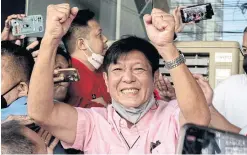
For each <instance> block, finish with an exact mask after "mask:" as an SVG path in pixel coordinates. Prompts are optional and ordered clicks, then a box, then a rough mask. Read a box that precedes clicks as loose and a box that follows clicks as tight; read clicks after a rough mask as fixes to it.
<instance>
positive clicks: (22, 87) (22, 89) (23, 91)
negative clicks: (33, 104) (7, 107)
mask: <svg viewBox="0 0 247 155" xmlns="http://www.w3.org/2000/svg"><path fill="white" fill-rule="evenodd" d="M17 90H18V92H19V93H18V97H23V96H27V94H28V84H27V83H26V82H21V83H20V84H19V85H18V86H17Z"/></svg>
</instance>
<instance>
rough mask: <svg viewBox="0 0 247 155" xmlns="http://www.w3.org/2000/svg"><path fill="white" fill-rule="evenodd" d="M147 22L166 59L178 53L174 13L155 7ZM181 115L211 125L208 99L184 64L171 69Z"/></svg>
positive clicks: (152, 38)
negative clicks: (174, 42) (170, 13)
mask: <svg viewBox="0 0 247 155" xmlns="http://www.w3.org/2000/svg"><path fill="white" fill-rule="evenodd" d="M144 23H145V27H146V30H147V34H148V37H149V39H150V40H151V41H152V43H153V44H154V45H155V47H156V48H157V49H158V52H159V54H160V55H161V56H162V57H163V59H164V60H165V61H171V60H174V59H176V58H177V57H178V56H179V53H178V51H177V48H176V47H175V45H174V44H173V36H174V31H175V21H174V17H173V16H171V15H169V14H167V13H165V12H163V11H161V10H159V9H155V8H154V9H153V10H152V13H151V15H145V16H144ZM170 73H171V77H172V79H173V82H174V86H175V91H176V95H177V100H178V103H179V107H180V109H181V112H182V115H183V116H184V118H185V120H186V122H187V123H189V122H190V123H195V124H199V125H208V124H209V121H210V112H209V109H208V106H207V104H206V99H205V97H204V95H203V92H202V90H201V88H200V87H199V85H198V84H197V83H196V81H195V79H194V78H193V76H192V74H191V73H190V71H189V69H188V68H187V66H186V65H185V64H181V65H179V66H177V67H175V68H173V69H171V70H170Z"/></svg>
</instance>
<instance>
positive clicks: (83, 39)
mask: <svg viewBox="0 0 247 155" xmlns="http://www.w3.org/2000/svg"><path fill="white" fill-rule="evenodd" d="M78 39H79V40H83V42H84V44H85V45H86V46H87V47H88V45H87V43H85V39H84V38H78ZM79 49H80V48H79ZM80 50H81V49H80ZM90 52H91V51H90ZM82 53H83V54H84V55H85V56H86V57H87V58H88V57H89V56H88V55H87V54H86V53H85V52H84V51H83V52H82Z"/></svg>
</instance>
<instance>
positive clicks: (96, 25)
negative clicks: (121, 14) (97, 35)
mask: <svg viewBox="0 0 247 155" xmlns="http://www.w3.org/2000/svg"><path fill="white" fill-rule="evenodd" d="M88 26H89V27H90V28H91V30H93V31H102V28H101V27H100V24H99V23H98V22H97V21H96V20H90V21H88Z"/></svg>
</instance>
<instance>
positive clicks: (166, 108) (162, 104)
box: [157, 100, 179, 115]
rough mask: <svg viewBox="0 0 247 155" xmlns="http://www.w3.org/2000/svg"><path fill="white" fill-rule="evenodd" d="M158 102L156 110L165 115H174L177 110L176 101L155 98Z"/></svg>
mask: <svg viewBox="0 0 247 155" xmlns="http://www.w3.org/2000/svg"><path fill="white" fill-rule="evenodd" d="M157 103H158V111H160V112H162V113H163V114H165V115H167V114H169V115H175V114H176V113H177V112H178V111H179V106H178V101H177V100H171V101H169V102H166V101H163V100H157Z"/></svg>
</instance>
